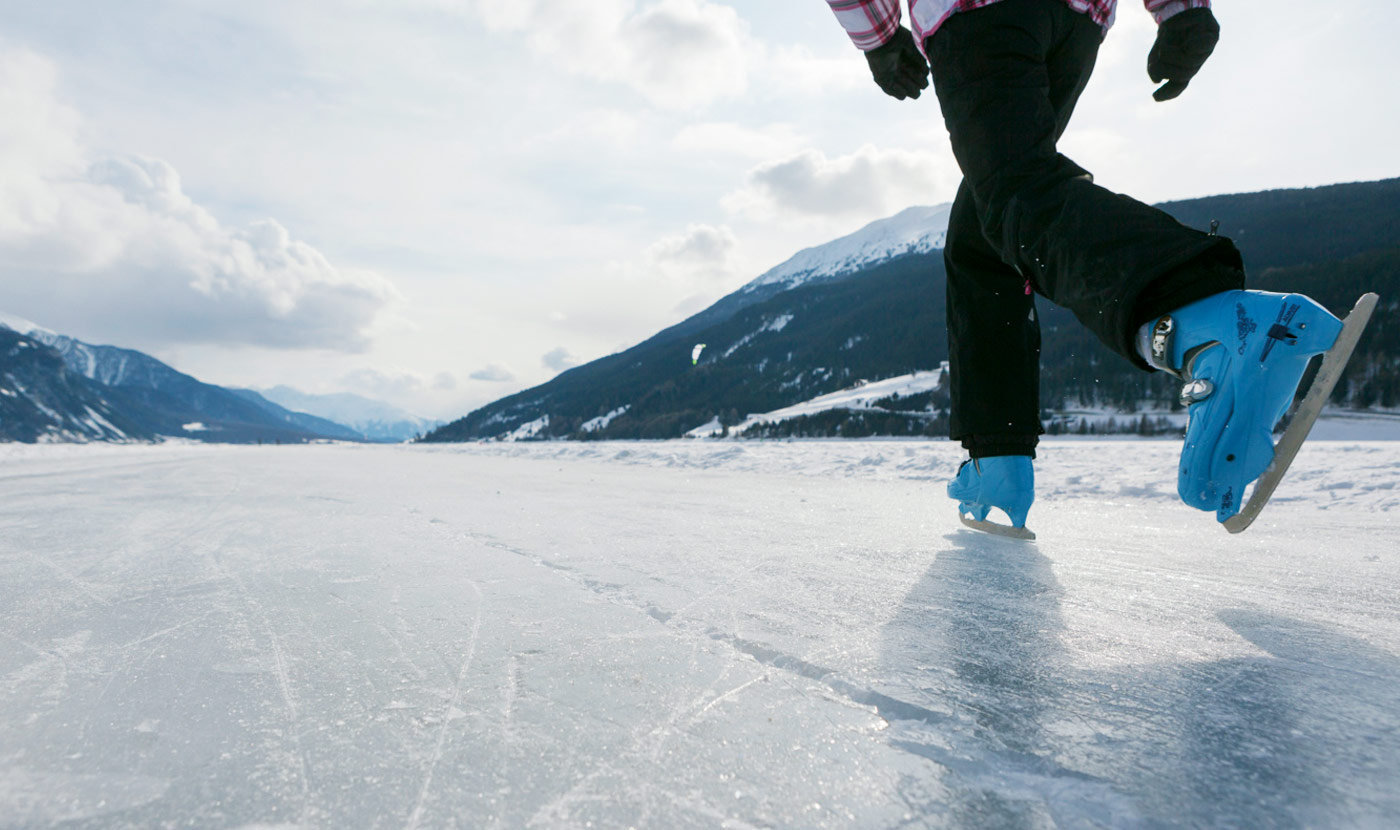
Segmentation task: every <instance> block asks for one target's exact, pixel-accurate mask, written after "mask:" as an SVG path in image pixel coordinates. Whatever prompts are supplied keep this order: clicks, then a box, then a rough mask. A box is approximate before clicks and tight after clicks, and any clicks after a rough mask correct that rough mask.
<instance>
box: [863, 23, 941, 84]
mask: <svg viewBox="0 0 1400 830" xmlns="http://www.w3.org/2000/svg"><path fill="white" fill-rule="evenodd" d="M865 60H866V61H867V62H868V63H869V64H870V74H871V75H874V76H875V83H877V84H879V85H880V89H882V90H884V91H885V94H886V95H889V96H890V97H892V98H898V99H899V100H901V101H903V100H904V99H905V98H918V97H919V93H920V92H922V91H923V90H925V89H927V88H928V63H926V62H925V61H924V56H923V53H921V52H920V51H919V46H918V44H916V43H915V42H914V35H912V34H911V33H910V32H909V30H908V29H906V28H904V27H903V26H900V27H899V28H898V29H896V30H895V33H894V37H892V38H890V39H889V40H888V41H887V42H886V43H885V44H884V45H883V46H877V47H876V48H874V49H871V50H870V51H869V52H866V53H865Z"/></svg>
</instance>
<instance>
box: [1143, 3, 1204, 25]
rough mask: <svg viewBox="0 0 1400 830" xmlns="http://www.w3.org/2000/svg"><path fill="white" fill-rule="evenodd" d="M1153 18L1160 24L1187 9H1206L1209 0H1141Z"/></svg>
mask: <svg viewBox="0 0 1400 830" xmlns="http://www.w3.org/2000/svg"><path fill="white" fill-rule="evenodd" d="M1143 2H1144V3H1145V4H1146V5H1147V10H1148V11H1149V12H1151V13H1152V17H1153V19H1155V20H1156V21H1157V23H1158V24H1161V23H1163V22H1165V21H1166V19H1167V18H1169V17H1172V16H1174V15H1178V14H1180V13H1182V12H1184V11H1186V10H1187V9H1208V8H1210V0H1143Z"/></svg>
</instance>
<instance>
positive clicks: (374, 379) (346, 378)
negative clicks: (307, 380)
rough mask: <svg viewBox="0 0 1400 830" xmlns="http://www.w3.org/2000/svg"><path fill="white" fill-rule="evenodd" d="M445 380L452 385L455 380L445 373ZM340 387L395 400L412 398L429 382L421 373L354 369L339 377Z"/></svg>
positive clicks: (440, 377)
mask: <svg viewBox="0 0 1400 830" xmlns="http://www.w3.org/2000/svg"><path fill="white" fill-rule="evenodd" d="M443 375H447V373H445V372H444V373H442V374H439V375H438V377H437V378H435V379H434V381H433V386H434V387H436V384H437V383H438V382H439V381H442V380H443ZM446 380H447V381H449V382H450V383H451V384H452V385H453V386H455V385H456V381H455V380H454V379H453V378H452V376H451V375H447V377H446ZM339 385H340V387H341V388H343V389H346V390H348V391H351V392H357V393H359V394H362V395H367V396H369V397H371V398H379V399H381V400H388V401H395V400H404V399H407V398H412V397H413V396H416V395H420V394H421V393H422V392H423V391H424V390H425V389H427V388H428V386H429V384H428V383H427V382H425V381H424V380H423V377H422V376H421V375H418V374H416V373H413V372H393V373H390V372H381V371H379V370H377V369H356V370H355V371H353V372H348V373H346V374H344V375H342V376H341V377H340V380H339Z"/></svg>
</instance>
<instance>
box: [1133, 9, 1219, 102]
mask: <svg viewBox="0 0 1400 830" xmlns="http://www.w3.org/2000/svg"><path fill="white" fill-rule="evenodd" d="M1218 40H1220V24H1219V23H1216V22H1215V15H1213V14H1211V13H1210V9H1187V10H1186V11H1184V12H1181V13H1179V14H1174V15H1172V16H1171V17H1168V18H1167V20H1166V22H1165V23H1163V24H1162V25H1161V26H1159V27H1157V42H1156V43H1154V44H1153V45H1152V51H1151V52H1149V53H1148V54H1147V75H1148V77H1149V78H1151V79H1152V82H1153V83H1154V84H1155V83H1161V82H1162V81H1166V83H1165V84H1162V86H1160V87H1158V89H1157V91H1156V92H1154V93H1152V97H1153V98H1155V99H1156V100H1158V101H1168V100H1170V99H1172V98H1175V97H1176V96H1178V95H1180V94H1181V92H1182V90H1184V89H1186V85H1187V84H1188V83H1190V81H1191V79H1192V78H1194V77H1195V76H1196V73H1197V72H1199V71H1201V66H1202V64H1204V63H1205V62H1206V58H1208V57H1210V53H1211V52H1213V51H1215V44H1216V41H1218Z"/></svg>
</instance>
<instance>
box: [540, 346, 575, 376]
mask: <svg viewBox="0 0 1400 830" xmlns="http://www.w3.org/2000/svg"><path fill="white" fill-rule="evenodd" d="M540 364H541V365H542V366H544V367H545V368H546V369H551V370H553V371H555V372H562V371H564V370H565V369H572V368H573V367H575V366H577V365H578V358H576V357H574V356H573V355H572V354H570V353H569V350H568V349H566V348H564V347H563V346H560V347H558V348H556V349H551V350H549V351H548V352H546V353H545V355H544V356H543V357H541V358H540Z"/></svg>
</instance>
